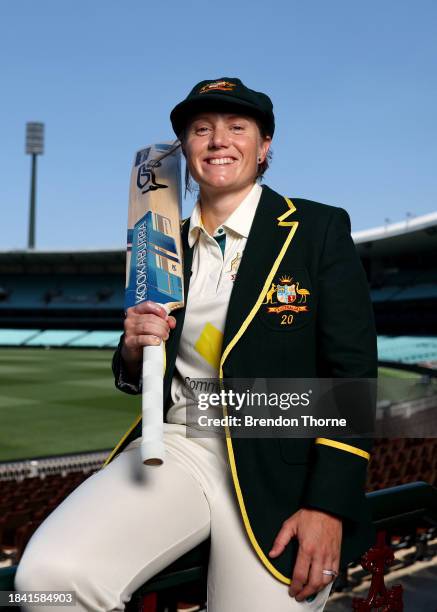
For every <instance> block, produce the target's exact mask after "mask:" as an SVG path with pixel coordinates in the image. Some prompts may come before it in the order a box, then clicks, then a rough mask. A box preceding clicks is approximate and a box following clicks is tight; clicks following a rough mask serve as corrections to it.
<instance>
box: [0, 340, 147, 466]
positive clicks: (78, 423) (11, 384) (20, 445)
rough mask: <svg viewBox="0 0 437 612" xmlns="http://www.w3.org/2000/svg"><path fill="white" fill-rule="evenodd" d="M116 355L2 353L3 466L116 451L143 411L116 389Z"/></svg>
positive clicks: (53, 351) (21, 350) (24, 350)
mask: <svg viewBox="0 0 437 612" xmlns="http://www.w3.org/2000/svg"><path fill="white" fill-rule="evenodd" d="M112 354H113V351H112V350H71V349H70V350H69V349H51V350H47V349H31V348H17V349H15V348H13V349H6V348H3V349H0V461H8V460H14V459H22V458H29V457H38V456H43V455H56V454H63V453H70V452H80V451H94V450H105V449H112V448H113V447H114V446H115V445H116V443H117V442H118V440H119V439H120V438H121V436H122V435H123V434H124V433H125V431H126V430H127V429H128V428H129V426H130V425H131V423H132V422H133V420H134V419H135V417H136V416H137V415H138V414H139V413H140V410H141V400H140V398H139V397H138V396H131V395H127V394H126V393H122V392H120V391H118V390H117V389H116V388H115V387H114V381H113V376H112V371H111V359H112Z"/></svg>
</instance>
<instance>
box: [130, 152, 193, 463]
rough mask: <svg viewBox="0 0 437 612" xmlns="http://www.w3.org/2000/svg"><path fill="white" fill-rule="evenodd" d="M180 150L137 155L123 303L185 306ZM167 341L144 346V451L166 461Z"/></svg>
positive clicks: (150, 458) (146, 459)
mask: <svg viewBox="0 0 437 612" xmlns="http://www.w3.org/2000/svg"><path fill="white" fill-rule="evenodd" d="M180 177H181V151H180V147H175V146H174V144H172V143H161V144H155V145H151V146H149V147H146V148H144V149H141V150H140V151H138V152H137V153H136V155H135V160H134V165H133V169H132V174H131V182H130V192H129V214H128V232H127V252H126V291H125V307H126V309H127V308H130V307H131V306H136V305H138V304H141V303H142V302H145V301H146V300H151V301H153V302H156V303H158V304H161V305H162V306H163V307H164V308H165V309H166V311H167V313H169V312H171V311H172V310H174V309H176V308H181V307H183V306H184V301H183V300H184V287H183V264H182V243H181V234H180V214H181V205H182V194H181V180H180ZM164 363H165V348H164V342H161V344H160V345H159V346H145V347H144V350H143V378H142V382H143V395H142V417H143V424H142V442H141V457H142V461H143V463H145V464H147V465H160V464H162V463H163V461H164V457H165V447H164V441H163V421H164V419H163V377H164Z"/></svg>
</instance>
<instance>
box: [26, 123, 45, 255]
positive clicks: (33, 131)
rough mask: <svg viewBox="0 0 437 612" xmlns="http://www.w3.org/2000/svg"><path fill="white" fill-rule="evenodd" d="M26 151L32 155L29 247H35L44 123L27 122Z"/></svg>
mask: <svg viewBox="0 0 437 612" xmlns="http://www.w3.org/2000/svg"><path fill="white" fill-rule="evenodd" d="M26 153H27V154H28V155H31V156H32V175H31V179H30V205H29V235H28V241H27V247H28V248H29V249H33V248H35V208H36V158H37V155H42V154H43V153H44V123H35V122H33V123H27V124H26Z"/></svg>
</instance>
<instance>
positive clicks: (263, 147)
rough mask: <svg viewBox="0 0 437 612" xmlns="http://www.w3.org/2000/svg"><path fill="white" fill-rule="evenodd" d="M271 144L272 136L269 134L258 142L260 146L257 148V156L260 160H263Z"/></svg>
mask: <svg viewBox="0 0 437 612" xmlns="http://www.w3.org/2000/svg"><path fill="white" fill-rule="evenodd" d="M271 144H272V138H271V136H265V137H264V138H263V139H262V140H261V143H260V148H259V152H260V155H259V157H261V159H262V161H264V160H265V158H266V157H267V153H268V152H269V149H270V145H271Z"/></svg>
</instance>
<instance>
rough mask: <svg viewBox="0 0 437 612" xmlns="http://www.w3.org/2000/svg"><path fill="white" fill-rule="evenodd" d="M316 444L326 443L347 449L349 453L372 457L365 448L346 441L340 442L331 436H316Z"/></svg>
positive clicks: (366, 457)
mask: <svg viewBox="0 0 437 612" xmlns="http://www.w3.org/2000/svg"><path fill="white" fill-rule="evenodd" d="M316 444H326V446H332V447H333V448H338V449H340V450H342V451H346V452H347V453H352V454H353V455H358V456H359V457H363V458H364V459H367V460H369V459H370V453H368V452H367V451H365V450H363V449H362V448H358V447H357V446H351V445H350V444H345V443H344V442H338V441H337V440H330V439H329V438H316Z"/></svg>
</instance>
